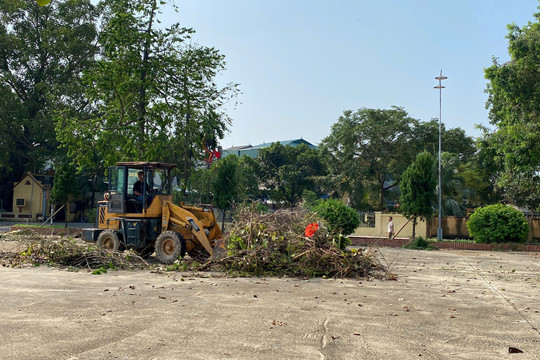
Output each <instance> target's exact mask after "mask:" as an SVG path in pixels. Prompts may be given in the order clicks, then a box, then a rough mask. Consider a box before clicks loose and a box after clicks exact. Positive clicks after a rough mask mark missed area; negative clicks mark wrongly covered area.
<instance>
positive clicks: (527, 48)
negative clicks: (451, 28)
mask: <svg viewBox="0 0 540 360" xmlns="http://www.w3.org/2000/svg"><path fill="white" fill-rule="evenodd" d="M534 16H535V18H536V21H535V22H529V23H528V24H527V25H525V26H523V27H522V28H519V27H518V26H516V25H509V26H508V30H509V34H508V36H507V38H508V44H509V45H508V52H509V54H510V61H507V62H505V63H499V61H498V60H497V59H494V60H493V65H492V66H490V67H488V68H487V69H485V77H486V79H487V80H488V81H489V82H488V85H487V93H488V94H489V97H488V101H487V107H488V108H489V114H490V120H491V123H492V124H493V125H495V126H496V130H494V131H493V132H491V133H488V134H486V137H487V141H488V142H489V146H490V147H491V149H493V153H494V159H495V162H496V163H497V165H498V166H499V169H500V172H499V174H498V177H497V184H498V186H499V187H501V189H502V190H503V193H504V195H505V196H506V197H507V199H508V200H509V201H511V202H513V203H514V204H517V205H521V206H526V207H528V208H530V209H531V210H536V209H538V207H539V205H540V72H539V70H538V64H540V13H536V14H535V15H534Z"/></svg>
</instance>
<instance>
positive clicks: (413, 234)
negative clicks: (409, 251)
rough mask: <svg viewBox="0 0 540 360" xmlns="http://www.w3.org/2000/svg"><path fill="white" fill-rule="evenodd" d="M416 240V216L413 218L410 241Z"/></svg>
mask: <svg viewBox="0 0 540 360" xmlns="http://www.w3.org/2000/svg"><path fill="white" fill-rule="evenodd" d="M415 238H416V216H415V217H413V223H412V241H414V239H415Z"/></svg>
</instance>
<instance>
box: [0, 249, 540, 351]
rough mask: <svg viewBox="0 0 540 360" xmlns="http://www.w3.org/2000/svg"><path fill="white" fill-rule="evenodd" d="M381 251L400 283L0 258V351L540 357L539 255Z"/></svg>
mask: <svg viewBox="0 0 540 360" xmlns="http://www.w3.org/2000/svg"><path fill="white" fill-rule="evenodd" d="M378 251H381V252H382V253H381V254H380V255H379V259H380V261H381V262H382V263H384V264H386V265H387V266H388V268H389V270H390V271H392V272H393V273H395V274H397V281H389V280H381V279H361V280H334V279H320V278H316V279H310V280H302V279H292V278H199V277H194V276H191V275H190V274H187V273H178V272H168V273H165V274H158V273H152V272H149V271H138V272H127V271H109V272H108V273H107V274H104V275H91V274H89V273H88V272H86V271H79V272H75V273H74V272H68V271H65V270H55V269H50V268H45V267H40V268H24V269H13V268H6V267H0V278H2V282H0V294H1V296H2V301H1V302H0V319H1V321H0V354H2V357H5V358H9V359H29V358H32V359H59V358H60V359H180V358H182V359H418V358H423V359H426V358H427V359H474V360H479V359H540V333H539V330H538V329H539V328H540V289H539V286H540V256H539V254H532V253H531V254H527V253H506V252H504V253H503V252H471V251H452V252H450V251H431V252H428V251H414V250H406V249H380V250H378ZM510 348H516V349H519V350H521V351H523V353H519V354H511V353H509V349H510Z"/></svg>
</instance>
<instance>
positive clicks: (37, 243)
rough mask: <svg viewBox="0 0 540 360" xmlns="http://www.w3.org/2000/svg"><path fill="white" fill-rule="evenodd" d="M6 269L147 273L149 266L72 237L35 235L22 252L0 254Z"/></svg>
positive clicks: (127, 255) (128, 255) (133, 258)
mask: <svg viewBox="0 0 540 360" xmlns="http://www.w3.org/2000/svg"><path fill="white" fill-rule="evenodd" d="M0 258H1V260H3V262H4V264H5V265H9V266H12V267H19V266H25V265H33V266H39V265H48V266H59V267H68V268H74V269H79V268H87V269H89V270H95V269H145V268H149V267H150V266H149V264H148V263H147V262H146V261H145V260H144V259H142V258H141V257H139V256H137V255H136V254H134V253H132V252H131V251H126V252H123V253H109V252H107V251H104V250H102V249H98V248H97V247H96V246H95V245H93V244H92V245H88V244H85V243H81V242H80V241H78V240H76V239H73V238H71V237H60V236H43V235H38V234H33V236H32V240H31V241H27V242H25V248H24V249H23V250H21V251H18V252H3V253H1V254H0Z"/></svg>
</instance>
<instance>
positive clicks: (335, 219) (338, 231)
mask: <svg viewBox="0 0 540 360" xmlns="http://www.w3.org/2000/svg"><path fill="white" fill-rule="evenodd" d="M313 210H314V211H316V212H317V213H318V214H319V215H320V216H321V217H322V218H323V219H324V223H325V224H326V226H327V227H328V231H329V232H330V233H332V234H334V235H336V236H337V238H336V240H335V241H336V242H338V243H339V247H340V248H341V249H345V248H346V247H347V245H349V244H350V240H349V239H348V238H345V236H346V235H349V234H351V233H352V232H353V231H354V230H355V229H356V228H357V227H358V226H359V225H360V217H359V216H358V213H357V212H356V210H354V209H352V208H350V207H348V206H347V205H345V204H344V203H343V202H342V201H340V200H336V199H328V200H326V201H322V202H320V203H319V204H317V205H316V206H315V207H314V208H313Z"/></svg>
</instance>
